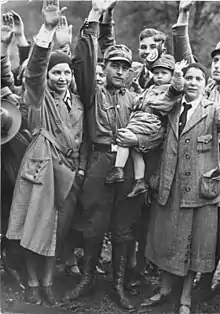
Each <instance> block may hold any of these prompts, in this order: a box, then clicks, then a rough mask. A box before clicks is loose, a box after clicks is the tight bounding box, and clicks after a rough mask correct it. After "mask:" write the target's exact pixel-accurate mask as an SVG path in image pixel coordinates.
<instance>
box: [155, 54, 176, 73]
mask: <svg viewBox="0 0 220 314" xmlns="http://www.w3.org/2000/svg"><path fill="white" fill-rule="evenodd" d="M156 67H161V68H165V69H168V70H171V71H173V70H174V69H175V59H174V57H173V56H172V55H169V54H164V55H162V56H161V57H160V58H159V59H157V60H156V61H155V62H154V63H153V65H152V67H151V68H152V69H154V68H156Z"/></svg>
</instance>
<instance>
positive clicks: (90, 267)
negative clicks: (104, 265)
mask: <svg viewBox="0 0 220 314" xmlns="http://www.w3.org/2000/svg"><path fill="white" fill-rule="evenodd" d="M101 249H102V243H97V242H94V241H91V240H89V241H88V240H87V241H86V243H85V252H84V269H83V274H82V278H81V280H80V283H79V284H78V285H77V286H76V287H75V289H73V290H72V291H70V292H68V293H67V294H66V295H65V297H64V300H65V301H68V300H74V299H76V298H78V297H81V296H83V295H85V294H87V293H88V292H89V291H90V290H91V289H92V288H93V286H94V274H95V270H96V265H97V262H98V259H99V255H100V252H101Z"/></svg>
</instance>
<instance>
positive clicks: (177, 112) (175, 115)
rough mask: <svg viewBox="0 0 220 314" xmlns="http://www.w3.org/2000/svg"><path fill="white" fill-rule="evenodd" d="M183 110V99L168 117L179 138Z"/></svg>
mask: <svg viewBox="0 0 220 314" xmlns="http://www.w3.org/2000/svg"><path fill="white" fill-rule="evenodd" d="M180 110H181V99H180V100H179V101H178V102H177V103H176V105H175V109H174V110H172V111H171V112H170V113H169V114H168V119H169V122H170V124H171V127H172V129H173V132H174V134H175V136H176V138H177V139H178V138H179V116H180Z"/></svg>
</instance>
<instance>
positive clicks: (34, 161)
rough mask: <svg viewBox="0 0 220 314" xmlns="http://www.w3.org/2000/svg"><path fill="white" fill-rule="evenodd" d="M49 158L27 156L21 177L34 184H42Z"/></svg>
mask: <svg viewBox="0 0 220 314" xmlns="http://www.w3.org/2000/svg"><path fill="white" fill-rule="evenodd" d="M49 160H50V158H33V157H29V158H27V160H26V162H25V164H24V166H23V169H22V171H21V177H22V178H24V179H26V180H28V181H30V182H32V183H35V184H43V183H44V176H45V174H46V171H47V165H48V162H49Z"/></svg>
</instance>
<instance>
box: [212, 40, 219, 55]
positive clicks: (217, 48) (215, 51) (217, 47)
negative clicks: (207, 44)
mask: <svg viewBox="0 0 220 314" xmlns="http://www.w3.org/2000/svg"><path fill="white" fill-rule="evenodd" d="M216 53H220V42H218V43H217V45H216V47H215V49H214V50H212V53H211V56H212V58H214V56H215V55H216Z"/></svg>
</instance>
